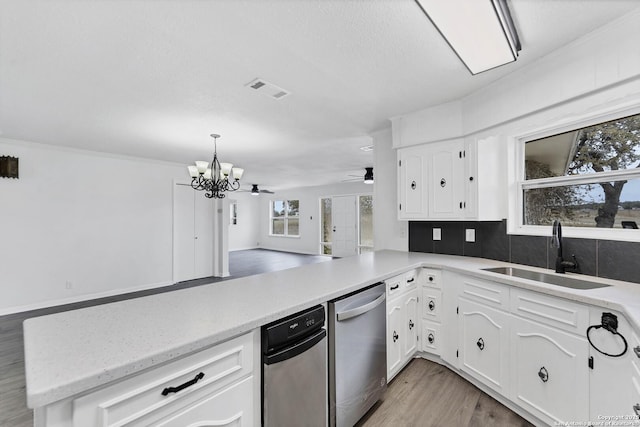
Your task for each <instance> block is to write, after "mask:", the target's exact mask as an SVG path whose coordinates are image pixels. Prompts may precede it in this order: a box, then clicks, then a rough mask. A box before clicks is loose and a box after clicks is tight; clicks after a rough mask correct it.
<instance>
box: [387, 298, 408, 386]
mask: <svg viewBox="0 0 640 427" xmlns="http://www.w3.org/2000/svg"><path fill="white" fill-rule="evenodd" d="M387 301H388V302H387V381H391V379H392V378H393V376H394V375H395V374H396V373H397V372H398V371H399V370H400V367H401V366H402V358H403V354H404V352H403V346H402V343H403V341H402V340H403V339H404V335H405V334H404V329H405V328H404V311H403V304H402V302H403V299H402V297H400V298H395V299H394V300H392V301H389V300H387Z"/></svg>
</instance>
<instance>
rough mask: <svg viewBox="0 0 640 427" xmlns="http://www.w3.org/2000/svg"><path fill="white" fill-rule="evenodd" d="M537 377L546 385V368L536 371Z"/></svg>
mask: <svg viewBox="0 0 640 427" xmlns="http://www.w3.org/2000/svg"><path fill="white" fill-rule="evenodd" d="M538 376H539V377H540V379H541V380H542V382H543V383H546V382H547V381H549V371H547V368H545V367H544V366H543V367H542V368H540V370H539V371H538Z"/></svg>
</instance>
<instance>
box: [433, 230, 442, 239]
mask: <svg viewBox="0 0 640 427" xmlns="http://www.w3.org/2000/svg"><path fill="white" fill-rule="evenodd" d="M433 240H442V229H441V228H434V229H433Z"/></svg>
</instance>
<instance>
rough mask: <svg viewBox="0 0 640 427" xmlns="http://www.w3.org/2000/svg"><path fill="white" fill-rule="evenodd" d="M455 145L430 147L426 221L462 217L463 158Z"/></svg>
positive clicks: (458, 145) (461, 150)
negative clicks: (427, 219) (427, 217)
mask: <svg viewBox="0 0 640 427" xmlns="http://www.w3.org/2000/svg"><path fill="white" fill-rule="evenodd" d="M462 153H463V149H462V144H461V143H459V142H455V143H446V144H433V147H431V152H430V156H429V177H428V181H429V188H428V191H429V218H462V217H464V208H465V202H464V195H463V186H462V184H463V181H462V180H463V178H464V176H463V175H464V158H463V155H462Z"/></svg>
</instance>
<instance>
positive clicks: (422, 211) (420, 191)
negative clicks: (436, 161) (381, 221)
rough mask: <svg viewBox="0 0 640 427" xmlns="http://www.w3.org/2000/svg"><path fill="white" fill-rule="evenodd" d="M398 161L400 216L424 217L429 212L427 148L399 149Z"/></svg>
mask: <svg viewBox="0 0 640 427" xmlns="http://www.w3.org/2000/svg"><path fill="white" fill-rule="evenodd" d="M398 161H399V166H398V167H399V178H398V194H399V200H398V203H399V206H398V209H399V210H398V218H399V219H424V218H426V217H427V214H428V212H427V188H426V179H425V178H426V177H425V162H426V157H425V148H423V147H412V148H407V149H402V150H398Z"/></svg>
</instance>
